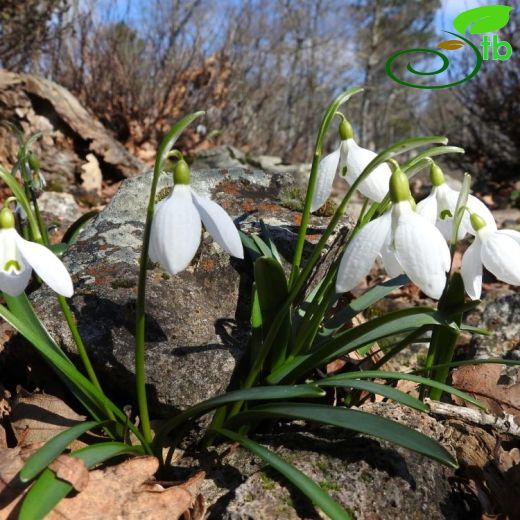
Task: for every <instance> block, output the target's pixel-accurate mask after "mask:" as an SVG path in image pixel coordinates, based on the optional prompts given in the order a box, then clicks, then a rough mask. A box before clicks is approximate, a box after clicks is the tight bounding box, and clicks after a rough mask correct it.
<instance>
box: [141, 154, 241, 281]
mask: <svg viewBox="0 0 520 520" xmlns="http://www.w3.org/2000/svg"><path fill="white" fill-rule="evenodd" d="M189 184H190V170H189V167H188V164H187V163H186V162H185V161H184V160H180V161H179V162H178V163H177V165H176V167H175V171H174V186H173V189H172V192H171V194H170V195H169V197H168V198H167V199H165V200H163V201H161V202H159V203H158V204H157V205H156V208H155V215H154V218H153V221H152V230H151V235H150V250H149V256H150V259H151V260H152V262H157V263H159V264H160V265H161V267H162V268H163V269H164V270H166V271H168V272H169V273H171V274H176V273H179V272H180V271H182V270H184V269H186V267H188V265H189V264H190V262H191V261H192V259H193V257H194V256H195V253H196V252H197V249H198V248H199V245H200V237H201V229H202V226H201V220H202V223H204V227H205V228H206V230H207V231H208V233H209V234H210V235H211V236H212V237H213V239H214V240H215V241H216V242H217V243H218V244H219V245H220V246H221V247H222V248H223V249H225V250H226V251H227V252H228V253H229V254H230V255H231V256H234V257H237V258H244V249H243V247H242V242H241V241H240V235H239V233H238V230H237V228H236V227H235V224H234V223H233V220H232V219H231V217H230V216H229V215H228V214H227V213H226V212H225V211H224V209H223V208H222V207H221V206H219V205H218V204H217V203H216V202H213V201H211V200H209V199H207V198H204V197H199V196H198V195H197V194H196V193H195V192H194V191H193V190H192V189H191V187H190V185H189Z"/></svg>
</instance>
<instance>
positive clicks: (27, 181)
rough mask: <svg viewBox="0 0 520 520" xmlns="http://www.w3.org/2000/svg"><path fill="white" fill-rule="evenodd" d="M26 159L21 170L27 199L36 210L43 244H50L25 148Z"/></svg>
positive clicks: (22, 161)
mask: <svg viewBox="0 0 520 520" xmlns="http://www.w3.org/2000/svg"><path fill="white" fill-rule="evenodd" d="M23 151H24V157H23V158H22V160H21V161H20V169H21V171H22V177H23V179H24V189H25V193H26V195H27V198H28V199H30V200H31V202H32V204H33V208H34V215H35V217H36V222H37V223H38V228H39V230H40V233H41V235H42V237H43V243H44V244H46V245H48V244H49V235H48V233H47V227H46V226H45V222H44V221H43V218H42V215H41V213H40V208H39V206H38V197H37V196H36V193H35V191H34V190H33V189H32V180H31V175H30V173H29V172H28V171H27V162H26V160H25V154H26V153H27V152H26V150H25V148H23Z"/></svg>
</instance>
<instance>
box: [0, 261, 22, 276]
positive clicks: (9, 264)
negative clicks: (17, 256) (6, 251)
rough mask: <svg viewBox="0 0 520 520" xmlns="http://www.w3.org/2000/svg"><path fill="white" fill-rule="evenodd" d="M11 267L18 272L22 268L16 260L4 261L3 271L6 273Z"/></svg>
mask: <svg viewBox="0 0 520 520" xmlns="http://www.w3.org/2000/svg"><path fill="white" fill-rule="evenodd" d="M11 268H13V269H14V270H15V271H18V272H20V271H21V270H22V266H21V265H20V263H19V262H17V261H16V260H9V261H8V262H6V263H5V265H4V271H5V272H7V273H8V272H9V271H10V269H11Z"/></svg>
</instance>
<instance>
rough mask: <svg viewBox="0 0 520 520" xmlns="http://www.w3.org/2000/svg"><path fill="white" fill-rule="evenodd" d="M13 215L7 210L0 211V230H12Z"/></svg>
mask: <svg viewBox="0 0 520 520" xmlns="http://www.w3.org/2000/svg"><path fill="white" fill-rule="evenodd" d="M14 224H15V221H14V215H13V212H12V211H11V210H10V209H9V208H4V209H2V211H0V228H2V229H10V228H14Z"/></svg>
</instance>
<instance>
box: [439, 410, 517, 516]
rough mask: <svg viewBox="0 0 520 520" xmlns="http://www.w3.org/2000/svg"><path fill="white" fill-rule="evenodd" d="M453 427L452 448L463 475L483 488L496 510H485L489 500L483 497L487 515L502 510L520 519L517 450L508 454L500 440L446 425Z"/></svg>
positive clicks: (453, 422)
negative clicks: (486, 502)
mask: <svg viewBox="0 0 520 520" xmlns="http://www.w3.org/2000/svg"><path fill="white" fill-rule="evenodd" d="M446 424H447V425H449V426H450V427H451V430H450V439H449V441H450V444H451V445H452V446H454V447H455V450H456V452H457V460H458V461H459V464H460V466H461V469H462V471H463V474H464V475H465V476H466V477H468V478H469V479H470V480H474V481H475V482H476V483H478V485H479V490H480V492H484V493H485V494H486V495H487V498H488V499H489V500H490V501H492V502H493V503H494V504H495V506H497V507H496V508H491V507H489V506H485V505H484V504H485V500H484V499H483V497H482V496H479V493H475V494H476V496H478V497H479V501H480V503H481V504H482V505H483V507H485V508H484V512H485V513H488V514H491V513H494V510H496V509H498V510H499V511H503V512H504V513H506V515H509V518H511V519H513V518H520V502H519V501H518V490H519V489H520V466H519V465H518V464H515V460H516V459H517V456H518V453H517V450H516V449H513V450H508V449H507V446H506V445H504V444H503V443H501V442H500V439H498V438H497V437H495V436H493V435H491V434H490V433H488V432H487V431H486V430H485V429H483V428H481V427H478V426H474V425H471V424H467V423H465V422H462V421H459V420H454V419H451V420H449V421H447V423H446Z"/></svg>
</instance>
